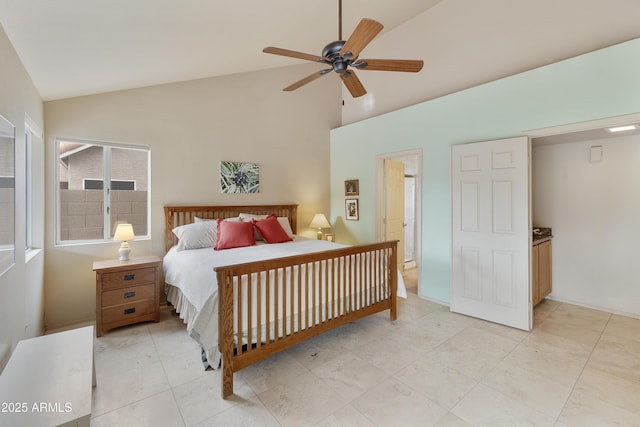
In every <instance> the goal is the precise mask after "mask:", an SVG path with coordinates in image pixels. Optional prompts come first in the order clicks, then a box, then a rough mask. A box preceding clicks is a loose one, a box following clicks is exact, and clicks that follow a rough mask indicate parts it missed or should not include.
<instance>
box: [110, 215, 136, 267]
mask: <svg viewBox="0 0 640 427" xmlns="http://www.w3.org/2000/svg"><path fill="white" fill-rule="evenodd" d="M135 238H136V236H135V234H133V226H132V225H131V224H118V228H116V232H115V234H114V235H113V239H114V240H120V241H122V244H121V245H120V249H119V250H118V254H120V258H119V260H120V261H128V260H129V253H131V248H130V247H129V244H128V243H127V241H129V240H133V239H135Z"/></svg>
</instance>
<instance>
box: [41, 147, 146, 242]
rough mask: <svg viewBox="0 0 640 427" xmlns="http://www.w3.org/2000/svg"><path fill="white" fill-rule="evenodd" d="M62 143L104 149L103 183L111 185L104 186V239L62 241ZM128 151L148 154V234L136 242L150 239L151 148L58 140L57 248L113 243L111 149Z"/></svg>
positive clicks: (56, 185) (56, 183) (136, 238)
mask: <svg viewBox="0 0 640 427" xmlns="http://www.w3.org/2000/svg"><path fill="white" fill-rule="evenodd" d="M61 142H71V143H77V144H84V145H90V146H99V147H102V149H103V153H102V168H103V172H102V173H103V178H102V179H103V182H105V183H109V185H104V186H103V189H102V191H103V200H104V203H103V208H102V215H103V219H104V226H103V236H102V238H96V239H78V240H62V239H61V215H60V197H61V195H60V143H61ZM112 148H117V149H126V150H136V151H145V152H146V153H147V230H146V231H147V233H146V234H145V235H142V234H136V237H135V240H145V239H149V238H150V228H151V147H150V146H149V145H137V144H127V143H120V142H110V141H98V140H90V139H82V138H62V137H57V138H56V144H55V158H54V161H55V168H54V173H55V177H54V182H55V198H56V209H55V214H54V218H55V230H56V231H55V233H56V235H55V245H56V246H71V245H78V244H91V243H106V242H113V238H112V237H111V234H112V233H111V195H110V194H111V184H110V183H111V181H112V180H111V149H112Z"/></svg>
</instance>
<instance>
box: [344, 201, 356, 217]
mask: <svg viewBox="0 0 640 427" xmlns="http://www.w3.org/2000/svg"><path fill="white" fill-rule="evenodd" d="M344 211H345V218H347V219H348V220H351V221H357V220H358V217H359V215H358V199H346V200H345V201H344Z"/></svg>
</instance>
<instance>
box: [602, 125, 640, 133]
mask: <svg viewBox="0 0 640 427" xmlns="http://www.w3.org/2000/svg"><path fill="white" fill-rule="evenodd" d="M635 129H638V125H628V126H616V127H613V128H609V129H607V130H608V131H609V132H624V131H627V130H635Z"/></svg>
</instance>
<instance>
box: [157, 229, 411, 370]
mask: <svg viewBox="0 0 640 427" xmlns="http://www.w3.org/2000/svg"><path fill="white" fill-rule="evenodd" d="M341 247H344V245H340V244H338V243H333V242H328V241H325V240H317V239H308V238H305V237H299V236H295V237H294V240H293V241H292V242H287V243H278V244H265V243H263V242H259V243H258V244H257V245H256V246H251V247H246V248H236V249H227V250H222V251H214V250H213V249H212V248H203V249H192V250H185V251H178V250H176V247H175V246H174V247H173V248H171V249H170V250H169V252H167V254H166V255H165V257H164V260H163V269H164V277H165V282H166V283H167V284H168V285H171V286H174V287H175V288H176V289H168V290H167V299H168V300H169V302H170V303H172V304H173V305H174V306H175V307H176V310H177V311H178V312H179V313H180V315H181V318H183V319H184V321H185V322H186V323H187V331H188V333H189V335H191V336H192V337H193V338H194V339H195V340H196V341H198V342H199V343H200V344H201V345H202V347H203V348H204V349H205V352H206V354H207V358H208V360H209V361H210V362H209V363H210V364H211V366H212V367H213V368H214V369H215V368H217V366H218V364H217V361H218V360H219V358H220V353H219V351H218V289H217V284H216V274H215V272H214V271H213V269H214V268H215V267H219V266H224V265H232V264H241V263H246V262H253V261H259V260H265V259H272V258H280V257H286V256H292V255H299V254H304V253H311V252H319V251H326V250H330V249H337V248H341ZM176 290H179V292H177V291H176ZM397 295H398V296H399V297H402V298H406V297H407V293H406V289H405V286H404V281H403V280H402V275H401V274H400V273H399V272H398V292H397ZM185 299H186V301H185Z"/></svg>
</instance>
